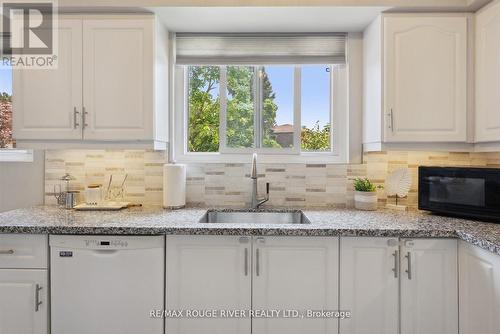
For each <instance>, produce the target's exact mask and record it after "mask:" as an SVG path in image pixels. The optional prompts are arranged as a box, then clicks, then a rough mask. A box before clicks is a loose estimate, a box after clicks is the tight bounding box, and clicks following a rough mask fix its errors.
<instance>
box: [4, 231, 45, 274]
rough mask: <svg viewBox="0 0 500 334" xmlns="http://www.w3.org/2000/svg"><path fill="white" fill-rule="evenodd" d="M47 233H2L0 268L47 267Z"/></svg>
mask: <svg viewBox="0 0 500 334" xmlns="http://www.w3.org/2000/svg"><path fill="white" fill-rule="evenodd" d="M47 247H48V241H47V236H46V235H34V234H0V268H1V269H5V268H47Z"/></svg>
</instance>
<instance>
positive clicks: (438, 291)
mask: <svg viewBox="0 0 500 334" xmlns="http://www.w3.org/2000/svg"><path fill="white" fill-rule="evenodd" d="M401 333H402V334H458V268H457V241H456V240H444V239H414V240H403V246H402V247H401Z"/></svg>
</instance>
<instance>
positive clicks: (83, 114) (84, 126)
mask: <svg viewBox="0 0 500 334" xmlns="http://www.w3.org/2000/svg"><path fill="white" fill-rule="evenodd" d="M88 114H89V113H88V112H86V111H85V107H83V108H82V129H85V128H86V127H87V126H89V125H88V124H87V115H88Z"/></svg>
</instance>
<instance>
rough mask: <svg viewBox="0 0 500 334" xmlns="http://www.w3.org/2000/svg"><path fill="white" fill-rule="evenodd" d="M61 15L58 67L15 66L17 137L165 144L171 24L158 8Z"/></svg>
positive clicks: (38, 141)
mask: <svg viewBox="0 0 500 334" xmlns="http://www.w3.org/2000/svg"><path fill="white" fill-rule="evenodd" d="M59 20H60V23H59V30H60V31H59V39H60V40H59V66H58V68H57V69H55V70H31V71H26V70H19V71H15V75H14V92H13V96H14V106H13V115H14V134H13V137H14V139H16V140H17V142H18V145H19V146H20V147H23V146H34V147H39V146H41V147H42V148H43V147H48V148H50V147H54V146H51V145H55V144H57V145H58V146H55V147H60V148H72V147H75V148H79V147H82V148H85V147H86V146H85V145H87V146H89V147H95V146H90V145H96V143H104V145H106V146H105V147H109V145H110V143H122V144H123V143H128V144H134V145H141V146H144V147H145V148H151V147H153V148H158V149H159V148H164V147H165V146H166V142H167V136H168V133H167V129H168V99H167V95H168V66H167V64H168V36H167V32H166V30H165V29H164V28H163V27H162V26H161V24H160V23H159V22H157V21H156V20H155V18H154V16H152V15H83V16H81V15H61V16H60V19H59ZM47 140H51V141H50V142H49V141H47ZM24 143H26V144H25V145H24ZM44 143H46V144H45V145H44Z"/></svg>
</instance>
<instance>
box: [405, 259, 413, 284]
mask: <svg viewBox="0 0 500 334" xmlns="http://www.w3.org/2000/svg"><path fill="white" fill-rule="evenodd" d="M405 258H406V259H407V260H408V269H406V273H407V274H408V279H411V276H412V273H411V254H410V252H408V253H407V254H406V255H405Z"/></svg>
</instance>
